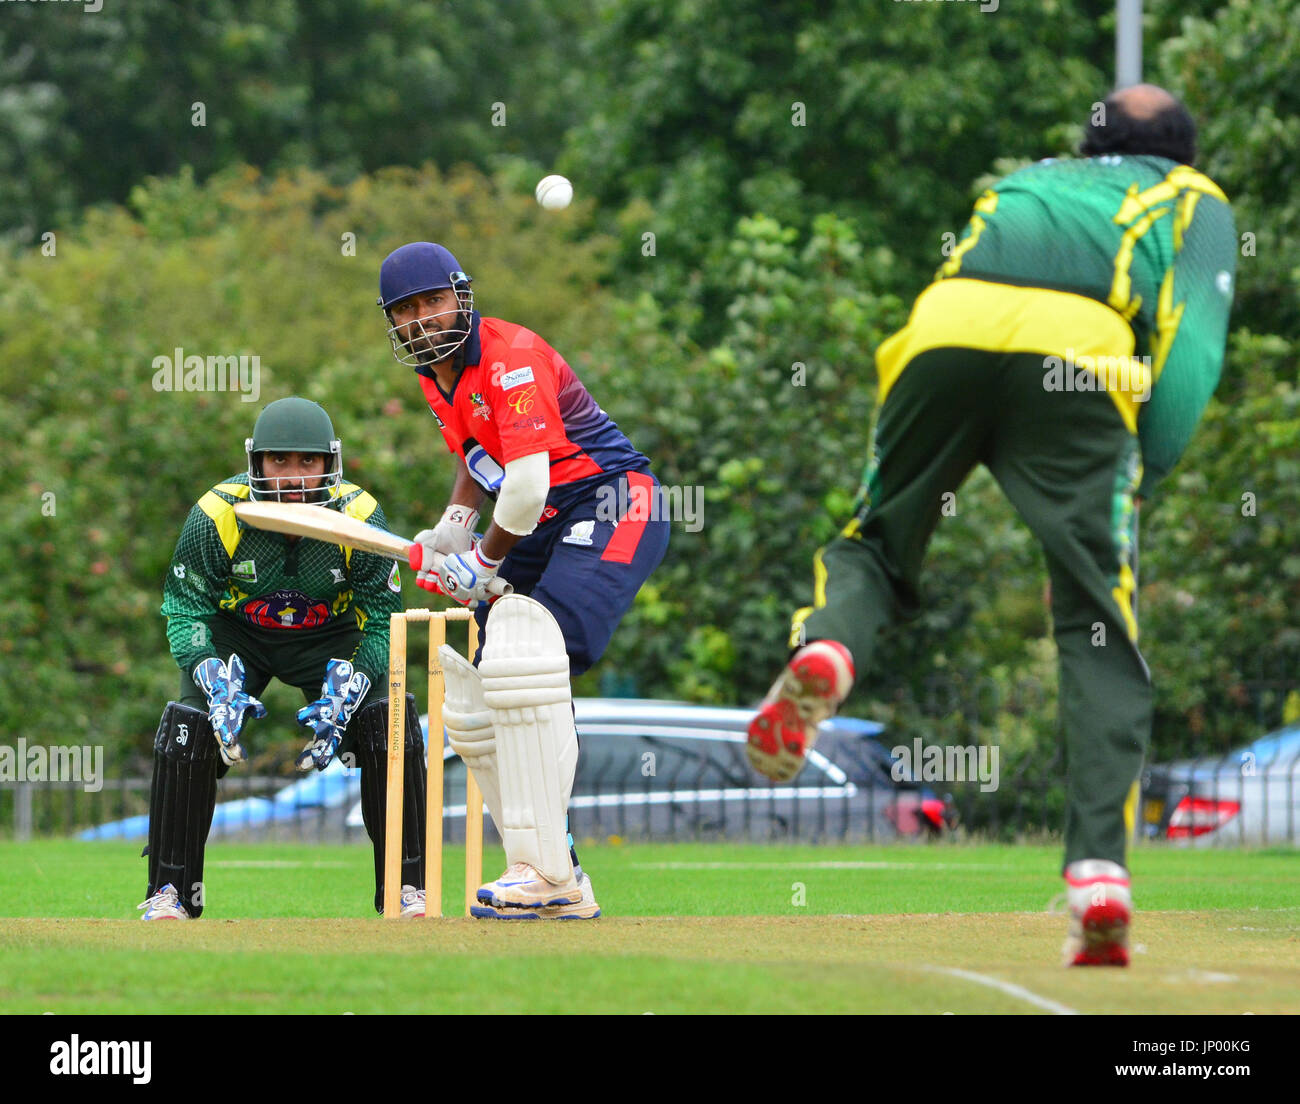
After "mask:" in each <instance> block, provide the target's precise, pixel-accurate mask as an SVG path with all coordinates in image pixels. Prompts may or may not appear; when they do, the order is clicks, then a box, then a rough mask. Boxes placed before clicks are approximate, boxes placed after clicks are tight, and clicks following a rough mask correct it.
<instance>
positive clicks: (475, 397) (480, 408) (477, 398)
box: [469, 391, 492, 421]
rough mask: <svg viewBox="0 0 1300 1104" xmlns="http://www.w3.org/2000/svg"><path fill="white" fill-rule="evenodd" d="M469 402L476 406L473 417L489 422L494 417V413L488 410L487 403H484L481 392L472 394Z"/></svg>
mask: <svg viewBox="0 0 1300 1104" xmlns="http://www.w3.org/2000/svg"><path fill="white" fill-rule="evenodd" d="M469 401H470V402H471V403H473V404H474V410H473V416H474V417H475V418H482V419H483V420H484V421H487V420H488V419H489V418H491V417H492V411H491V410H489V409H488V405H487V403H486V402H484V401H483V396H482V395H481V394H479V392H477V391H474V392H472V393H471V394H470V397H469Z"/></svg>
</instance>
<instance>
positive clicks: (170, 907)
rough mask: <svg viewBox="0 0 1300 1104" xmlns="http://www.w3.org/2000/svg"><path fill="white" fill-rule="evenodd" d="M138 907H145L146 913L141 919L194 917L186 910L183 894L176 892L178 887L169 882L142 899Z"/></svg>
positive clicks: (186, 918)
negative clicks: (183, 903) (182, 902)
mask: <svg viewBox="0 0 1300 1104" xmlns="http://www.w3.org/2000/svg"><path fill="white" fill-rule="evenodd" d="M135 907H136V908H137V909H144V910H145V912H144V915H143V916H142V917H140V919H141V920H190V919H192V917H191V916H190V914H189V913H188V912H186V911H185V906H184V905H182V904H181V895H180V894H179V893H177V892H176V887H175V886H174V885H172V884H171V883H170V882H168V883H167V884H166V885H165V886H163V887H162V889H160V890H159V891H158V892H157V893H155V894H154V895H153V896H152V897H150V898H149V899H148V900H147V901H141V902H140V903H139V904H138V905H136V906H135Z"/></svg>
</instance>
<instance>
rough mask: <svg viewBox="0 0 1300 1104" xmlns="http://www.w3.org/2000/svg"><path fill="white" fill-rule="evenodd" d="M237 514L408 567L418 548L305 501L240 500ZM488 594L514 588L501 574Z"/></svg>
mask: <svg viewBox="0 0 1300 1104" xmlns="http://www.w3.org/2000/svg"><path fill="white" fill-rule="evenodd" d="M235 517H237V518H239V520H240V521H242V522H244V523H245V524H246V525H251V526H252V527H253V528H254V529H268V530H270V531H271V532H272V533H286V534H288V535H289V536H291V537H309V538H310V539H312V540H319V541H325V543H326V544H341V545H343V546H345V547H347V548H356V549H359V550H360V551H362V552H373V553H375V554H376V555H378V556H386V557H387V558H388V559H390V560H397V561H398V563H404V564H407V565H408V566H409V565H410V563H411V549H412V548H414V547H416V546H415V545H414V544H412V542H411V541H409V540H407V539H406V538H405V537H399V536H397V535H396V534H394V533H386V532H385V531H384V530H383V529H376V528H375V527H374V526H373V525H367V524H366V523H365V522H364V521H358V520H357V519H356V518H353V517H348V515H347V514H342V513H339V512H338V511H337V510H327V509H325V508H324V507H323V506H312V505H309V504H308V503H306V502H240V503H237V504H236V505H235ZM441 566H442V559H441V557H438V558H436V559H435V561H434V563H433V564H431V565H430V569H431V570H433V571H437V570H438V569H439V568H440V567H441ZM487 589H488V593H489V594H494V595H496V596H498V597H500V596H502V595H506V594H513V593H514V589H515V588H514V587H512V586H511V585H510V584H509V583H507V582H506V581H505V580H504V579H502V578H501V577H500V576H498V577H497V578H495V579H493V580H492V581H491V582H490V583H489V584H488V588H487Z"/></svg>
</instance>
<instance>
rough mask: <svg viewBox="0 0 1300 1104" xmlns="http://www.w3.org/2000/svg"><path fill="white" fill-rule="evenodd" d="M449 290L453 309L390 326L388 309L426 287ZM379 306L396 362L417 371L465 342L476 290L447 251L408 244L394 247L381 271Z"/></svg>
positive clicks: (435, 362) (437, 360)
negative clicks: (453, 304) (386, 322)
mask: <svg viewBox="0 0 1300 1104" xmlns="http://www.w3.org/2000/svg"><path fill="white" fill-rule="evenodd" d="M441 288H451V289H452V291H454V292H455V293H456V309H455V310H449V311H440V312H437V313H434V314H428V315H425V316H423V317H421V318H414V319H408V320H407V321H406V322H403V323H402V324H401V325H400V326H398V325H394V323H393V315H392V308H393V307H394V306H395V305H396V304H398V303H400V302H402V300H404V299H409V298H410V297H411V296H413V295H420V294H422V293H424V292H428V291H438V290H439V289H441ZM379 306H380V308H381V309H382V310H383V312H384V316H385V317H386V318H387V319H388V340H389V342H391V344H392V346H393V356H395V357H396V358H397V362H398V363H399V364H405V365H406V366H407V367H409V368H415V369H420V368H424V367H427V366H429V365H432V364H438V363H440V362H442V361H445V360H447V359H448V358H449V357H451V356H453V355H454V354H455V353H456V351H457V350H458V349H460V347H461V346H462V345H464V344H465V342H466V341H468V340H469V335H470V328H471V325H472V320H473V312H474V291H473V289H472V288H471V287H470V278H469V276H468V275H467V274H466V273H465V272H464V271H462V269H461V267H460V263H459V262H458V261H457V260H456V258H455V257H453V256H452V255H451V250H449V249H446V248H445V247H443V246H441V245H437V244H436V243H434V242H411V243H410V244H408V245H404V246H402V247H401V248H400V249H394V250H393V252H391V253H390V254H388V256H387V257H385V258H384V263H383V265H382V266H381V267H380V269H379Z"/></svg>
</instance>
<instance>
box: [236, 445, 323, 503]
mask: <svg viewBox="0 0 1300 1104" xmlns="http://www.w3.org/2000/svg"><path fill="white" fill-rule="evenodd" d="M244 449H245V451H246V452H247V453H248V486H249V490H250V494H249V498H251V499H252V500H253V501H254V502H281V501H283V496H284V495H286V494H291V493H293V492H294V491H295V490H297V491H301V493H302V500H303V502H307V503H311V504H314V505H315V504H320V503H323V502H328V501H329V500H330V499H332V498H337V497H338V494H339V490H340V488H341V487H342V486H343V445H342V443H341V442H340V441H339V440H338V439H337V438H335V439H334V440H332V441H331V442H330V450H329V453H328V454H327V455H328V457H329V459H328V460H327V461H326V463H325V474H324V475H323V476H321V477H320V480H321V483H320V486H319V487H313V488H308V487H306V486H304V485H302V484H299V485H298V486H296V487H295V485H294V482H293V479H292V478H283V479H282V478H279V477H276V476H272V475H263V474H262V457H263V455H264V454H266V453H269V452H316V451H317V450H315V449H278V448H266V449H258V450H257V451H256V452H255V451H254V450H253V438H251V437H249V438H248V439H247V440H246V441H245V442H244ZM311 478H315V477H311ZM286 484H287V485H286Z"/></svg>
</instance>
